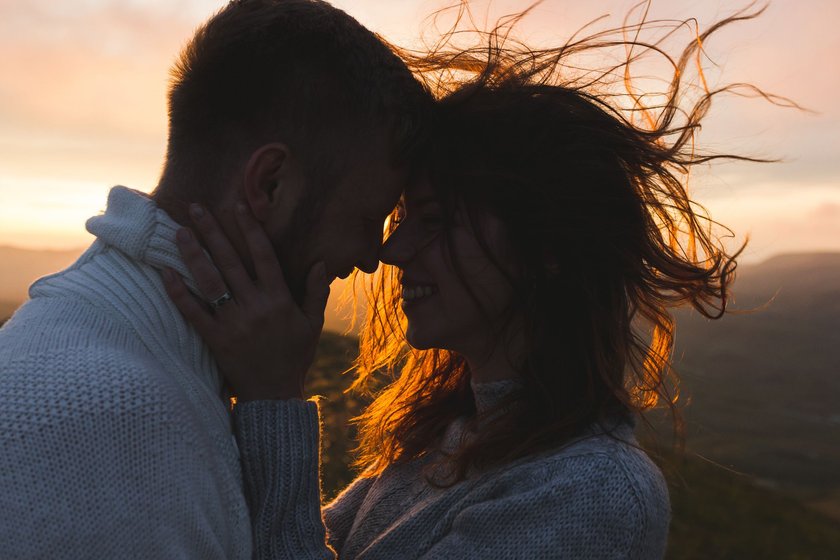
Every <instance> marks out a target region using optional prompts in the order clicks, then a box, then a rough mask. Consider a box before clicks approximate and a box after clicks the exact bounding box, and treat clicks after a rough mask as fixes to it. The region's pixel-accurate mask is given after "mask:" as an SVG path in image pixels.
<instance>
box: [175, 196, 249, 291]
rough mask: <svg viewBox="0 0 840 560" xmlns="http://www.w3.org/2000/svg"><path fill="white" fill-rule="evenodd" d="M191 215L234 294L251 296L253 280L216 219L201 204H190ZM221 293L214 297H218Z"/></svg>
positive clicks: (214, 261)
mask: <svg viewBox="0 0 840 560" xmlns="http://www.w3.org/2000/svg"><path fill="white" fill-rule="evenodd" d="M190 216H191V217H192V220H193V223H194V224H195V226H196V229H198V231H199V233H200V234H201V238H202V239H203V240H204V244H205V246H206V247H207V251H208V252H209V253H210V256H211V257H212V258H213V263H214V264H215V265H216V267H217V268H218V270H219V272H221V273H222V278H223V279H224V281H226V282H227V285H228V286H229V287H230V289H231V291H232V292H233V294H234V295H235V296H236V297H237V298H238V299H239V300H240V301H243V300H245V299H248V298H250V297H251V295H252V292H253V282H252V281H251V278H250V277H249V276H248V272H247V271H246V270H245V267H244V266H243V264H242V258H241V257H240V256H239V254H238V253H237V252H236V249H234V248H233V245H232V244H231V243H230V241H229V240H228V237H227V235H225V233H224V232H223V231H222V228H221V227H219V224H218V222H217V221H216V219H215V218H214V217H213V215H212V214H211V213H210V212H208V211H207V210H205V209H204V208H203V207H202V206H201V205H199V204H191V205H190ZM188 264H189V263H188ZM196 281H198V279H196ZM221 293H222V292H219V293H218V294H216V296H213V297H218V296H219V295H220V294H221ZM205 295H207V296H211V294H205Z"/></svg>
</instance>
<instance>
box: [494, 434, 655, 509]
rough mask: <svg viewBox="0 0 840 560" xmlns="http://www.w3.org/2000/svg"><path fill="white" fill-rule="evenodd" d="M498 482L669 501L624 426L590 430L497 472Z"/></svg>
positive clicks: (604, 495) (644, 457)
mask: <svg viewBox="0 0 840 560" xmlns="http://www.w3.org/2000/svg"><path fill="white" fill-rule="evenodd" d="M498 480H500V481H501V480H509V481H514V480H515V481H517V485H525V486H527V485H529V484H530V485H548V486H553V487H557V488H558V489H559V488H569V489H570V490H573V491H575V492H591V493H593V494H597V495H602V496H603V498H604V499H609V498H610V496H608V495H606V494H608V493H609V492H620V493H627V494H629V496H630V497H632V496H636V497H638V499H640V500H646V499H648V498H650V499H657V500H659V501H665V502H667V499H668V493H667V492H668V491H667V486H666V484H665V478H664V477H663V475H662V471H660V470H659V467H657V466H656V464H655V463H654V462H653V461H652V460H651V459H650V457H649V456H648V455H647V453H646V452H645V451H644V450H643V449H642V448H641V447H640V446H639V444H638V442H637V441H636V439H635V436H634V434H633V426H632V424H630V423H624V422H623V423H620V424H617V425H615V426H613V427H611V428H609V429H604V428H603V427H602V426H593V427H592V428H590V429H589V430H587V432H586V433H585V434H583V435H581V436H580V437H578V438H575V439H574V440H572V441H570V442H567V443H565V444H563V445H561V446H559V447H557V448H554V449H550V450H547V451H543V452H541V453H539V454H537V455H534V456H532V457H526V458H524V459H520V460H519V461H516V462H515V463H513V464H512V465H510V466H509V467H507V468H505V469H502V470H501V471H500V472H498Z"/></svg>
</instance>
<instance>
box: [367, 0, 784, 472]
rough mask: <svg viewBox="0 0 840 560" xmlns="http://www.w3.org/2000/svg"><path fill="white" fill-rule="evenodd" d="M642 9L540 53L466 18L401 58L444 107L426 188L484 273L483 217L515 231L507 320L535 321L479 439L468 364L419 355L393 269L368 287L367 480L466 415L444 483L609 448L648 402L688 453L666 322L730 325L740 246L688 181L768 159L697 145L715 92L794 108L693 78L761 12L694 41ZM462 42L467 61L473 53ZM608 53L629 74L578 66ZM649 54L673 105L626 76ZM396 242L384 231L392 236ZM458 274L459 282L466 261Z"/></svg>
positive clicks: (682, 27)
mask: <svg viewBox="0 0 840 560" xmlns="http://www.w3.org/2000/svg"><path fill="white" fill-rule="evenodd" d="M648 7H649V5H648V4H647V3H643V4H641V5H639V6H637V7H636V9H635V10H638V11H637V12H636V11H634V12H631V13H630V14H628V19H625V22H624V25H623V26H622V27H620V28H617V29H609V30H606V31H600V32H595V33H591V34H588V35H586V36H575V37H573V38H572V39H570V40H569V41H568V42H566V43H565V44H563V45H562V46H560V47H557V48H545V49H538V50H537V49H531V48H529V47H528V46H527V45H524V44H522V43H520V42H518V41H516V40H514V39H513V38H512V33H511V31H512V30H513V28H514V27H515V25H516V24H517V23H518V22H519V20H521V19H522V17H524V16H525V15H526V14H527V13H528V12H529V11H530V10H532V9H533V6H532V7H531V8H530V9H529V10H526V11H525V12H522V13H520V14H517V15H516V16H513V17H510V18H508V19H506V20H503V21H500V22H499V23H498V25H497V26H496V27H495V28H493V29H492V30H490V31H477V30H476V28H475V24H474V23H473V19H472V18H471V13H470V9H469V3H468V2H461V3H459V4H458V5H457V6H456V7H455V8H456V10H457V14H456V17H455V23H454V24H453V25H452V26H451V27H450V28H449V30H448V31H447V32H445V33H443V34H442V35H441V38H440V40H438V41H437V42H435V43H434V44H433V45H432V46H430V47H428V50H426V51H424V52H418V51H407V50H402V51H400V54H401V56H402V58H403V59H404V60H405V61H406V62H407V64H408V65H409V67H410V68H412V70H413V71H414V72H415V75H416V76H417V77H418V78H420V79H421V80H423V81H424V83H425V84H426V87H427V88H428V89H429V90H430V91H431V92H433V94H434V95H435V97H436V99H437V111H436V117H435V118H434V119H432V120H431V121H430V123H429V126H428V127H427V129H426V133H425V135H426V136H425V138H424V142H423V143H422V144H423V145H424V146H425V148H424V149H423V150H421V153H420V154H419V155H418V160H419V161H421V162H422V163H421V164H420V165H419V166H418V169H417V170H416V171H417V175H418V176H422V177H423V178H424V179H425V180H428V181H429V182H430V183H431V185H432V188H433V189H434V190H435V192H436V194H437V196H438V198H439V199H440V201H441V203H442V205H443V206H444V208H445V214H446V215H447V216H451V215H452V213H453V212H454V211H455V209H456V208H457V207H459V206H460V207H462V208H466V210H467V216H468V217H469V221H470V223H472V224H473V226H474V228H473V229H474V230H475V232H476V235H478V237H479V241H480V242H481V243H482V244H483V245H484V247H485V249H486V250H487V254H488V255H489V256H491V258H492V255H493V251H491V250H490V248H489V247H487V240H486V239H484V238H483V237H482V236H481V227H476V226H477V225H478V224H479V223H480V221H481V219H482V218H481V217H482V216H483V215H485V214H486V213H490V214H492V215H494V216H495V217H496V218H498V219H500V220H501V221H502V222H503V223H504V225H505V226H506V230H507V231H508V232H509V234H510V242H511V245H512V246H513V248H514V253H515V255H516V259H515V260H516V262H515V263H504V266H503V263H498V265H499V268H500V270H508V271H509V270H514V273H513V274H510V275H509V281H510V283H511V286H512V287H513V292H514V294H515V296H514V297H515V299H514V301H513V303H512V304H511V309H510V310H509V311H510V313H509V316H510V317H511V318H512V317H513V316H514V315H515V314H516V312H519V314H520V316H522V317H524V324H523V323H522V322H521V321H520V322H517V323H515V324H514V323H513V322H512V321H510V322H508V328H506V329H505V330H504V331H502V332H499V333H498V337H499V340H498V343H499V344H503V345H508V344H510V341H511V340H512V338H513V337H515V336H519V337H521V340H524V350H525V351H524V354H523V355H522V356H521V360H520V361H518V362H517V363H519V364H521V367H520V368H519V370H520V371H519V374H520V375H521V379H522V382H523V384H522V388H521V390H519V391H517V392H515V393H514V394H511V395H510V397H509V399H507V400H506V401H504V402H502V403H499V405H498V407H497V409H496V410H495V411H494V413H492V414H488V415H487V418H486V419H485V420H486V421H482V422H479V418H476V417H475V416H476V415H475V412H476V410H475V405H474V398H473V394H472V389H471V386H470V371H469V366H468V364H467V362H466V360H465V359H464V357H463V356H461V355H458V354H457V353H454V352H451V351H448V350H445V349H430V350H416V349H413V348H411V347H410V346H409V345H408V343H407V342H406V338H405V327H406V318H405V315H404V314H403V312H402V311H401V308H400V297H401V295H400V272H399V270H398V269H396V268H395V267H392V266H385V265H383V266H382V267H380V269H379V271H378V272H377V273H376V274H375V275H374V276H373V277H371V278H369V279H368V282H367V284H366V285H365V293H366V295H367V298H368V310H367V315H366V318H365V320H364V324H363V328H362V330H361V334H360V354H359V357H358V359H357V360H356V363H355V367H356V370H357V373H358V377H357V378H356V380H355V382H354V384H353V387H352V389H355V390H359V391H368V392H370V393H371V394H372V396H374V397H375V398H374V400H373V402H372V404H371V405H370V406H369V407H368V408H367V409H366V410H365V411H364V413H363V414H361V416H359V417H358V418H356V419H355V421H356V422H357V423H358V428H359V447H358V449H357V452H358V455H357V457H358V459H357V463H356V466H357V467H360V468H362V469H363V470H364V472H365V474H366V475H375V474H378V473H380V472H381V471H382V470H383V469H384V468H386V467H387V466H388V465H390V464H393V463H397V462H401V461H407V460H411V459H416V458H419V457H422V456H424V455H426V454H428V453H430V452H431V451H433V450H434V449H436V448H437V444H438V442H439V438H440V436H441V435H442V433H443V432H444V431H445V429H446V427H447V426H448V425H449V424H450V423H451V422H452V421H453V420H455V419H456V418H457V417H460V416H464V415H466V416H467V417H470V418H471V420H470V421H469V428H470V429H472V430H474V431H475V432H476V437H475V438H474V439H472V440H471V441H470V442H469V443H464V444H463V445H462V446H461V447H460V448H459V449H458V450H457V451H456V452H455V453H454V454H450V455H449V456H448V457H447V460H451V461H452V462H453V464H454V465H455V467H456V468H455V470H454V477H453V478H452V479H451V481H450V483H454V482H456V481H458V480H461V479H463V478H464V477H465V476H466V475H467V473H468V471H469V469H470V468H472V467H483V466H491V465H496V464H503V463H506V462H509V461H512V460H515V459H517V458H520V457H525V456H528V455H531V454H534V453H538V452H540V451H544V450H548V449H551V448H554V447H556V446H558V445H562V444H563V443H564V442H567V441H569V440H570V439H572V438H574V437H576V436H578V435H580V434H581V433H582V432H583V431H584V430H585V429H586V428H587V427H589V426H591V425H593V424H594V423H600V424H601V425H602V426H606V429H607V431H609V430H610V426H614V425H615V420H616V419H621V418H628V417H630V416H635V415H636V414H637V413H642V412H645V411H647V410H650V409H652V408H654V407H656V406H657V405H660V406H663V407H665V408H668V409H670V410H671V412H672V417H673V421H674V425H675V428H676V432H677V433H678V434H679V435H680V436H681V434H682V423H681V419H680V415H679V412H678V410H677V407H676V402H677V397H678V378H677V375H676V374H675V372H674V369H673V368H672V365H671V354H672V349H673V341H674V329H675V325H674V320H673V317H672V315H671V314H670V313H669V308H671V307H674V306H678V305H690V306H691V307H693V308H694V309H696V310H697V311H698V312H700V313H701V314H703V315H705V316H706V317H708V318H710V319H717V318H719V317H721V316H722V315H723V314H724V312H725V310H726V305H727V297H728V294H729V288H730V285H731V283H732V281H733V279H734V274H735V268H736V260H735V259H736V257H737V255H738V253H739V252H740V250H742V249H743V245H741V247H737V246H736V247H735V248H734V250H731V251H729V250H727V248H726V247H725V246H724V242H723V239H722V236H727V235H731V232H730V231H729V230H727V229H726V228H723V227H722V226H720V225H719V224H716V223H715V222H713V221H712V219H711V218H710V216H709V215H708V212H706V210H705V209H704V208H703V207H702V206H700V205H698V204H697V203H695V202H694V201H692V199H691V198H690V196H689V193H688V190H687V182H688V176H689V172H690V170H691V169H692V168H693V167H694V166H697V165H699V164H704V163H707V162H710V161H712V160H715V159H720V158H730V159H732V158H734V159H741V160H751V161H765V160H762V159H758V158H750V157H745V156H739V155H732V154H712V153H701V152H700V151H698V150H697V149H696V147H695V135H696V133H697V131H698V130H699V128H700V123H701V121H702V120H703V118H704V116H705V115H706V114H707V112H708V110H709V108H710V106H711V103H712V100H713V99H714V98H716V97H717V96H719V95H722V94H725V93H730V94H735V95H744V96H761V97H764V98H765V99H767V100H769V101H771V102H773V103H777V104H779V105H793V102H791V101H789V100H787V99H785V98H781V97H777V96H772V95H769V94H766V93H764V92H762V91H761V90H759V89H757V88H755V87H753V86H750V85H747V84H730V85H725V86H722V87H718V88H714V89H711V88H710V87H709V86H708V85H707V83H706V78H705V76H704V74H703V69H702V66H701V65H700V57H701V55H702V53H703V45H704V44H705V42H706V41H707V40H708V39H709V38H710V37H711V36H712V35H713V34H714V33H716V32H717V31H718V30H720V29H721V28H722V27H724V26H727V25H729V24H732V23H735V22H738V21H741V20H747V19H752V18H755V17H757V16H758V15H760V14H761V12H762V11H763V9H759V10H754V11H748V10H744V11H741V12H739V13H737V14H735V15H733V16H732V17H728V18H726V19H723V20H721V21H719V22H717V23H715V24H714V25H712V26H711V27H709V28H708V29H707V30H705V31H703V32H700V31H699V30H697V29H696V23H695V22H693V21H679V22H672V21H651V20H648V18H647V9H648ZM634 13H637V14H638V13H642V14H643V15H642V16H641V17H640V18H639V23H635V24H631V23H628V21H629V18H631V17H633V14H634ZM443 14H444V12H442V13H439V14H438V16H441V15H443ZM465 24H466V27H468V29H466V30H465V29H464V27H465ZM584 29H586V28H584ZM686 31H687V32H689V33H691V39H690V41H689V42H688V44H687V45H686V46H684V48H682V50H681V52H679V54H678V55H677V56H672V55H670V54H669V53H668V49H667V48H666V45H667V44H669V42H670V41H672V40H674V38H675V37H677V35H678V34H679V33H680V32H686ZM583 33H584V31H579V32H578V35H581V34H583ZM648 36H653V38H650V39H645V37H648ZM470 40H472V45H474V46H469V45H468V46H466V47H465V46H463V45H464V43H465V42H469V41H470ZM616 48H619V49H623V52H624V56H623V58H622V60H621V61H620V62H618V63H615V64H613V65H609V66H608V67H604V68H599V69H592V68H586V67H584V65H582V63H581V60H592V59H593V57H592V56H590V55H593V54H594V55H603V57H604V58H602V60H603V59H608V57H609V56H610V55H613V54H614V53H615V50H616ZM651 56H657V57H659V58H661V59H662V60H665V61H667V62H668V64H669V65H670V68H671V71H670V75H669V76H667V79H666V81H665V84H666V85H665V86H664V88H663V91H659V92H653V91H645V92H642V91H640V90H639V89H637V87H636V81H635V80H634V78H633V76H632V73H631V67H632V66H633V64H634V63H637V62H638V61H639V60H641V59H643V58H645V57H651ZM396 227H398V226H397V225H396V224H395V223H394V221H393V220H392V221H390V222H389V223H388V224H386V235H388V234H390V233H391V232H393V231H394V230H395V228H396ZM444 230H445V231H446V229H445V228H444ZM444 236H445V239H444V242H445V243H447V246H448V247H449V250H450V251H452V250H453V249H452V245H451V243H450V241H449V238H448V236H447V235H446V234H444ZM452 260H453V261H454V265H455V267H456V270H457V264H458V256H457V254H453V258H452ZM511 265H513V266H511ZM462 277H463V275H462ZM476 301H478V300H477V299H476ZM512 359H516V358H515V357H512ZM514 401H515V402H517V403H518V405H517V406H508V405H509V404H510V403H511V402H514Z"/></svg>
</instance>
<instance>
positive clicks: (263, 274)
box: [236, 202, 291, 297]
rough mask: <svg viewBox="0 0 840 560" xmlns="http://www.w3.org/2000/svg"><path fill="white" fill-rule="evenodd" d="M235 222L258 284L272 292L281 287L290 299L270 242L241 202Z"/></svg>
mask: <svg viewBox="0 0 840 560" xmlns="http://www.w3.org/2000/svg"><path fill="white" fill-rule="evenodd" d="M236 222H237V224H238V225H239V229H240V230H242V234H243V235H244V236H245V241H246V242H247V243H248V249H249V250H250V251H251V259H253V261H254V269H255V270H256V273H257V279H258V280H259V282H260V284H262V285H263V286H264V287H266V288H268V289H272V290H274V289H277V288H281V287H282V288H284V289H285V292H286V294H285V295H287V296H289V297H291V295H290V294H288V288H287V287H286V282H285V278H284V277H283V269H282V268H280V263H279V262H278V261H277V254H276V253H275V252H274V247H273V246H272V245H271V241H270V240H269V239H268V236H267V235H266V234H265V231H264V230H263V228H262V226H261V225H260V224H259V223H258V222H257V221H256V220H255V219H254V217H253V216H252V215H251V212H250V211H249V210H248V207H247V206H246V205H245V203H243V202H238V203H237V204H236Z"/></svg>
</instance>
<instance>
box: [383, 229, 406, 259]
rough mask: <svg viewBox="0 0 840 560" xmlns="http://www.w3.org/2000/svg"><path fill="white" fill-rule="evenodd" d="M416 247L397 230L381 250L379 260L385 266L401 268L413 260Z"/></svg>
mask: <svg viewBox="0 0 840 560" xmlns="http://www.w3.org/2000/svg"><path fill="white" fill-rule="evenodd" d="M413 256H414V246H413V245H412V244H411V243H408V240H407V239H406V236H405V235H404V234H401V232H400V230H399V229H397V231H395V232H394V233H392V234H391V236H390V237H388V239H386V240H385V243H383V244H382V247H381V248H380V249H379V260H380V261H382V262H383V263H385V264H390V265H395V266H399V265H401V264H404V263H406V262H408V261H409V260H411V258H412V257H413Z"/></svg>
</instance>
